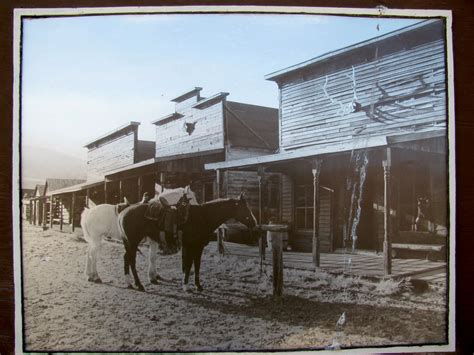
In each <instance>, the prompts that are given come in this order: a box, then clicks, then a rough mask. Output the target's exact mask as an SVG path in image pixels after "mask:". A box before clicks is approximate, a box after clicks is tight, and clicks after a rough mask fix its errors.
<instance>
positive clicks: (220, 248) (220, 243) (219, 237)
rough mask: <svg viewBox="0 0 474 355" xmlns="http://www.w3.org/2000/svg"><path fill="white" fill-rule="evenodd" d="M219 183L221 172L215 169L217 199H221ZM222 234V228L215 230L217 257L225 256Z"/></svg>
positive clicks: (220, 181)
mask: <svg viewBox="0 0 474 355" xmlns="http://www.w3.org/2000/svg"><path fill="white" fill-rule="evenodd" d="M221 183H222V175H221V171H220V170H219V169H217V170H216V185H217V186H216V188H217V198H220V197H221V193H222V189H221ZM223 234H224V231H223V230H222V228H218V229H217V251H218V252H219V255H224V254H225V249H224V235H223Z"/></svg>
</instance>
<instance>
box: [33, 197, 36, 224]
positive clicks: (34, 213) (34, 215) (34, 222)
mask: <svg viewBox="0 0 474 355" xmlns="http://www.w3.org/2000/svg"><path fill="white" fill-rule="evenodd" d="M33 225H35V226H36V200H34V201H33Z"/></svg>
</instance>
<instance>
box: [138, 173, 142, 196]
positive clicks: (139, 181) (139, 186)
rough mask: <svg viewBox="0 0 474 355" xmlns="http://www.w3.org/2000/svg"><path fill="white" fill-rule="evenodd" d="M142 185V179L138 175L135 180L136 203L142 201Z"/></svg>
mask: <svg viewBox="0 0 474 355" xmlns="http://www.w3.org/2000/svg"><path fill="white" fill-rule="evenodd" d="M142 185H143V177H142V176H141V175H140V176H139V177H138V178H137V191H138V193H137V194H138V196H137V201H141V200H142Z"/></svg>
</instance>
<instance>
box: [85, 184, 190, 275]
mask: <svg viewBox="0 0 474 355" xmlns="http://www.w3.org/2000/svg"><path fill="white" fill-rule="evenodd" d="M183 194H186V196H187V198H188V199H189V203H190V204H195V205H197V204H198V203H197V200H196V196H195V194H194V192H192V191H191V190H190V189H189V186H186V187H185V188H183V187H180V188H177V189H169V190H165V191H164V192H162V193H160V194H157V195H158V197H162V198H164V199H165V200H166V201H167V202H168V204H169V205H170V206H173V205H175V204H176V203H177V202H178V200H179V198H180V197H181V196H183ZM145 202H146V200H145V199H144V200H142V201H141V202H139V203H145ZM129 205H130V204H129V203H128V202H127V201H125V202H124V203H121V204H118V205H110V204H102V205H98V206H95V207H93V208H85V209H84V211H83V212H82V214H81V227H82V232H83V234H84V239H85V240H86V241H87V243H88V244H89V246H88V248H87V255H86V275H87V280H88V281H91V282H95V283H101V282H102V280H101V279H100V277H99V274H98V273H97V258H98V254H99V252H100V247H101V244H102V240H103V238H105V237H109V238H112V239H115V240H118V241H122V235H121V232H120V229H119V226H118V219H117V217H118V215H119V213H120V212H121V211H122V210H124V209H125V208H127V207H128V206H129ZM147 239H148V244H149V253H148V278H149V281H150V282H151V283H156V282H157V279H158V278H159V276H158V274H157V272H156V259H157V253H158V243H157V242H155V241H154V240H152V239H151V238H147Z"/></svg>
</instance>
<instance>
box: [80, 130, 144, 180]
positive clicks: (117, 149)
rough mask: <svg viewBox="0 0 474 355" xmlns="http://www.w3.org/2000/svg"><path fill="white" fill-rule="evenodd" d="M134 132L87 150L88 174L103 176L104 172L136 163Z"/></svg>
mask: <svg viewBox="0 0 474 355" xmlns="http://www.w3.org/2000/svg"><path fill="white" fill-rule="evenodd" d="M135 137H136V135H135V133H134V132H129V133H127V134H126V135H124V136H121V137H118V138H116V139H114V140H113V141H108V142H105V143H104V144H102V145H100V146H98V147H96V148H92V149H90V150H89V151H88V152H87V176H88V178H89V177H91V176H103V175H104V173H106V172H108V171H111V170H115V169H119V168H122V167H124V166H127V165H131V164H133V163H135V141H136V139H135Z"/></svg>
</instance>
